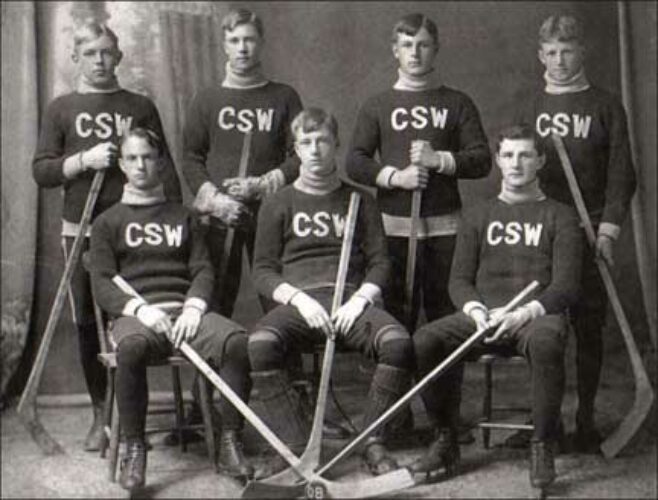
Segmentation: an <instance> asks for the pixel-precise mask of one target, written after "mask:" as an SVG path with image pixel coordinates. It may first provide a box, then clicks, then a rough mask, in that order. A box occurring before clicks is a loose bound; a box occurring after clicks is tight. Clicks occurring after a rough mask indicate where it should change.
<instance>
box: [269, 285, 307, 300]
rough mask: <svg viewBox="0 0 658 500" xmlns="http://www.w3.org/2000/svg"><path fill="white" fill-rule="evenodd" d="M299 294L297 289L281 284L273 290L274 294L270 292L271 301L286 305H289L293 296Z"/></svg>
mask: <svg viewBox="0 0 658 500" xmlns="http://www.w3.org/2000/svg"><path fill="white" fill-rule="evenodd" d="M299 292H301V290H300V289H299V288H297V287H294V286H292V285H291V284H289V283H281V284H280V285H279V286H277V287H276V288H275V289H274V292H272V299H274V301H275V302H277V303H279V304H283V305H286V304H289V303H290V301H291V300H292V298H293V296H294V295H296V294H297V293H299Z"/></svg>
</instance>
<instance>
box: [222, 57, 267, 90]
mask: <svg viewBox="0 0 658 500" xmlns="http://www.w3.org/2000/svg"><path fill="white" fill-rule="evenodd" d="M269 82H270V81H269V80H268V79H267V78H265V76H264V75H263V68H262V67H261V65H260V64H258V66H256V67H255V68H252V70H251V71H249V73H247V74H240V73H236V72H235V71H234V70H233V68H231V65H230V64H229V63H228V62H227V63H226V75H225V76H224V81H223V82H222V87H224V88H228V89H255V88H258V87H264V86H265V85H267V84H268V83H269Z"/></svg>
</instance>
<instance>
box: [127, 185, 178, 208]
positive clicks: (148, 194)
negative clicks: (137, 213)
mask: <svg viewBox="0 0 658 500" xmlns="http://www.w3.org/2000/svg"><path fill="white" fill-rule="evenodd" d="M165 201H167V199H166V198H165V194H164V186H163V185H162V184H158V185H157V186H155V187H153V188H151V189H146V190H144V189H137V188H136V187H134V186H132V185H131V184H124V186H123V195H122V196H121V203H123V204H125V205H138V206H149V205H157V204H159V203H164V202H165Z"/></svg>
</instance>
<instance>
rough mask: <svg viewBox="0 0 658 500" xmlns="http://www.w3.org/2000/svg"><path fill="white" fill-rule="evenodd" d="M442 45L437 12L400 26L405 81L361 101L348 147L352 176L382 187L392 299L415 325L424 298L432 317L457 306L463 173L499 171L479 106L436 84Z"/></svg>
mask: <svg viewBox="0 0 658 500" xmlns="http://www.w3.org/2000/svg"><path fill="white" fill-rule="evenodd" d="M438 50H439V41H438V33H437V28H436V24H434V22H433V21H431V20H430V19H428V18H426V17H425V16H423V15H422V14H411V15H407V16H405V17H403V18H402V19H401V20H400V21H398V23H396V25H395V26H394V28H393V55H394V56H395V58H396V59H397V61H398V64H399V70H398V72H399V76H398V80H397V82H396V83H395V85H394V86H393V88H392V89H390V90H387V91H385V92H383V93H381V94H378V95H376V96H374V97H372V98H370V99H369V100H368V101H366V103H365V104H364V105H363V106H362V108H361V110H360V112H359V115H358V118H357V123H356V127H355V129H354V134H353V136H352V143H351V145H350V147H349V150H348V154H347V163H346V169H347V173H348V175H349V176H350V177H351V178H352V179H353V180H355V181H357V182H359V183H362V184H365V185H368V186H375V187H376V188H377V200H378V203H379V207H380V210H381V211H382V218H383V223H384V232H385V233H386V236H387V240H388V249H389V254H390V257H391V264H392V272H391V283H390V286H388V287H387V288H386V289H385V290H384V303H385V305H386V310H387V311H390V312H391V313H392V314H393V316H395V317H396V318H397V319H398V321H401V322H404V323H405V324H407V325H415V324H416V318H417V316H418V311H419V307H420V302H421V301H420V296H421V295H422V297H423V298H422V303H423V306H424V309H425V315H426V317H427V319H428V320H429V321H432V320H435V319H438V318H440V317H442V316H445V315H446V314H449V313H451V312H453V311H454V307H453V305H452V303H451V302H450V298H449V297H448V292H447V282H448V275H449V273H450V262H451V260H452V254H453V250H454V244H455V233H456V230H457V218H458V215H459V210H460V208H461V199H460V196H459V190H458V186H457V180H458V179H474V178H479V177H484V176H486V175H487V174H488V173H489V171H490V169H491V164H490V163H491V157H490V154H489V148H488V145H487V138H486V136H485V134H484V131H483V129H482V124H481V122H480V116H479V113H478V111H477V109H476V107H475V105H474V104H473V102H472V101H471V99H470V98H469V97H468V96H467V95H466V94H464V93H463V92H460V91H457V90H454V89H451V88H448V87H446V86H444V85H439V84H437V83H436V82H435V78H434V76H435V75H434V69H433V63H434V59H435V57H436V54H437V53H438ZM377 153H378V154H379V161H377V160H376V159H375V155H376V154H377ZM418 189H420V190H422V205H421V211H420V221H419V231H418V238H419V245H418V259H417V264H416V266H417V270H421V271H420V272H417V273H416V279H415V280H414V292H413V296H414V297H413V307H412V312H411V318H406V317H404V316H405V314H404V303H405V296H404V295H405V267H406V261H407V258H408V256H407V252H408V238H409V234H410V229H411V219H410V216H409V215H410V211H411V198H412V191H414V190H418Z"/></svg>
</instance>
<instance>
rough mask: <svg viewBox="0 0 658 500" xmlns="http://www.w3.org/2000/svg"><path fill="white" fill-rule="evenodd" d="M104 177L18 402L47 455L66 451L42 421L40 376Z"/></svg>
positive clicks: (98, 180) (99, 177)
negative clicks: (39, 398)
mask: <svg viewBox="0 0 658 500" xmlns="http://www.w3.org/2000/svg"><path fill="white" fill-rule="evenodd" d="M104 178H105V171H104V170H98V171H97V172H96V174H95V175H94V178H93V180H92V183H91V187H90V189H89V194H88V195H87V200H86V202H85V206H84V209H83V211H82V217H81V218H80V226H79V231H78V234H77V235H76V237H75V239H74V240H73V245H72V247H71V252H70V253H69V255H68V258H67V259H66V264H65V266H64V272H63V273H62V277H61V278H60V280H59V285H58V286H57V292H56V294H55V300H54V301H53V305H52V307H51V309H50V315H49V316H48V322H47V323H46V328H45V330H44V332H43V336H42V337H41V344H40V346H39V350H38V352H37V356H36V358H35V360H34V364H33V365H32V371H31V372H30V376H29V378H28V380H27V383H26V385H25V389H23V394H22V395H21V399H20V401H19V402H18V408H17V413H18V415H19V416H20V417H21V421H22V422H23V425H25V427H26V428H27V430H28V431H29V432H30V435H31V436H32V439H34V441H35V442H36V443H37V444H38V445H39V447H40V448H41V449H42V450H43V452H44V453H45V454H46V455H54V454H58V453H63V452H64V450H63V449H62V447H61V446H60V445H59V443H57V442H56V441H55V440H54V439H53V438H52V437H51V436H50V434H48V432H47V431H46V429H45V428H44V427H43V425H42V424H41V422H40V420H39V415H38V413H37V392H38V389H39V384H40V382H41V377H42V375H43V370H44V368H45V366H46V359H47V357H48V351H49V349H50V344H51V341H52V339H53V336H54V334H55V330H56V328H57V323H58V322H59V319H60V317H61V315H62V310H63V308H64V301H65V299H66V294H67V292H68V288H69V286H70V284H71V278H72V276H73V273H74V272H75V269H76V267H77V265H78V262H79V261H80V257H81V253H82V246H83V244H84V241H85V238H86V233H87V228H88V227H89V224H90V222H91V216H92V214H93V211H94V207H95V206H96V200H97V199H98V194H99V193H100V190H101V187H102V185H103V179H104Z"/></svg>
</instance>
